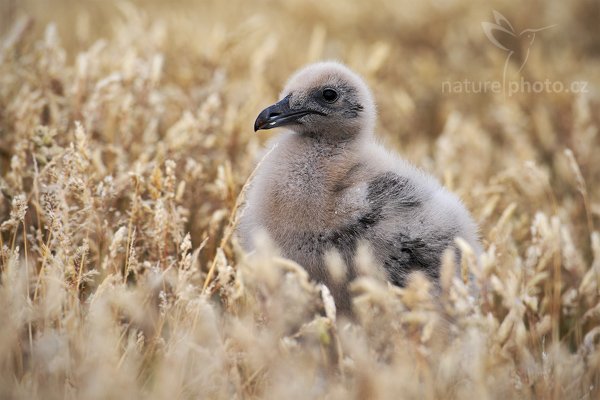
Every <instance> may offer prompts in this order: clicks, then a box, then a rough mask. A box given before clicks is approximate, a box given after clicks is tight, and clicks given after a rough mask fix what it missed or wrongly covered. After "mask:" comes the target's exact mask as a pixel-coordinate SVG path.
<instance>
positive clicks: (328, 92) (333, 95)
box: [323, 89, 338, 103]
mask: <svg viewBox="0 0 600 400" xmlns="http://www.w3.org/2000/svg"><path fill="white" fill-rule="evenodd" d="M323 98H324V99H325V101H328V102H330V103H333V102H334V101H336V100H337V98H338V93H337V92H336V91H335V90H333V89H325V90H323Z"/></svg>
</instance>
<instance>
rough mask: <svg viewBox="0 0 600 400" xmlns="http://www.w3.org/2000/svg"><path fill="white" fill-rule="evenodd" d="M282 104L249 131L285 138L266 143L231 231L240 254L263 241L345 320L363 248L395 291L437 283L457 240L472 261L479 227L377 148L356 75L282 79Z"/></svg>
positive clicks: (338, 67) (426, 178)
mask: <svg viewBox="0 0 600 400" xmlns="http://www.w3.org/2000/svg"><path fill="white" fill-rule="evenodd" d="M280 98H281V100H280V101H279V102H277V103H276V104H274V105H272V106H270V107H268V108H266V109H265V110H263V111H262V112H261V113H260V114H259V115H258V118H257V119H256V122H255V124H254V130H255V131H257V130H260V129H271V128H275V127H283V126H285V127H286V128H287V129H286V130H285V131H283V132H282V133H281V134H279V135H278V136H277V137H276V138H275V139H274V140H273V141H271V143H270V145H269V147H270V148H271V149H272V150H271V152H270V153H269V154H268V156H267V157H265V158H264V159H263V161H262V163H261V165H260V166H259V168H258V170H257V171H256V176H255V178H254V180H253V181H252V183H251V185H250V188H249V191H248V195H247V201H246V207H245V210H244V213H243V214H242V217H241V221H240V226H239V230H238V235H239V238H240V242H241V244H242V246H243V247H244V248H245V249H246V250H252V248H253V245H254V243H253V237H254V236H255V235H256V233H257V232H259V231H261V230H263V231H266V232H267V233H268V235H269V236H270V238H271V239H272V240H273V241H274V243H275V244H276V245H277V246H278V247H279V249H280V250H281V252H282V253H283V254H282V255H283V256H285V257H287V258H289V259H291V260H294V261H296V262H297V263H299V264H300V265H302V266H303V267H304V268H305V269H306V270H307V271H308V273H309V275H310V276H311V277H312V278H313V279H315V280H317V281H319V282H323V283H324V284H326V285H327V286H328V287H329V289H330V290H331V292H332V294H333V296H334V299H335V300H336V305H337V307H338V309H340V310H342V311H343V310H349V309H350V296H349V293H348V282H349V281H351V280H352V279H353V278H354V277H355V276H356V273H357V272H356V265H355V255H356V250H357V248H358V246H359V244H360V243H366V244H368V245H369V246H370V248H371V252H372V254H373V256H374V258H375V261H376V262H377V263H378V264H379V266H380V267H381V268H382V269H383V270H384V271H385V273H386V276H387V278H388V279H389V280H390V281H391V282H393V283H394V284H396V285H399V286H402V285H403V284H404V282H405V279H406V277H407V275H408V274H410V273H411V272H413V271H417V270H418V271H422V272H424V273H426V274H427V275H428V276H430V277H432V278H434V279H435V278H437V277H438V275H439V268H440V263H441V256H442V253H443V252H444V250H445V249H447V248H454V239H455V238H456V237H461V238H463V239H465V240H466V241H467V242H468V243H469V244H470V245H471V246H472V247H473V248H474V249H475V250H476V251H479V248H480V245H479V242H478V238H477V227H476V225H475V223H474V222H473V220H472V218H471V216H470V215H469V213H468V211H467V210H466V209H465V207H464V206H463V205H462V203H461V202H460V200H459V199H458V198H457V197H456V196H455V195H453V194H452V193H450V192H448V191H447V190H446V189H444V188H443V187H442V186H441V185H440V184H439V183H438V182H437V181H436V179H435V178H433V177H432V176H430V175H428V174H426V173H425V172H423V171H421V170H419V169H417V168H416V167H414V166H412V165H411V164H409V163H408V162H406V161H404V160H403V159H401V158H399V157H398V156H396V155H395V154H392V153H390V152H389V151H387V150H386V149H384V148H383V147H382V146H381V145H379V144H378V143H377V142H376V139H375V136H374V132H373V131H374V125H375V117H376V110H375V102H374V101H373V97H372V95H371V92H370V90H369V88H368V87H367V86H366V84H365V83H364V82H363V80H362V79H361V78H360V77H359V76H358V75H357V74H355V73H354V72H352V71H351V70H349V69H348V68H347V67H345V66H344V65H342V64H339V63H336V62H321V63H316V64H312V65H309V66H307V67H305V68H303V69H301V70H300V71H298V72H297V73H295V74H294V75H293V76H292V77H291V78H290V79H289V81H288V83H287V84H286V85H285V88H284V89H283V91H282V93H281V96H280ZM330 251H338V252H339V254H340V255H341V257H342V259H343V261H344V262H345V264H346V267H347V271H346V276H345V278H344V279H341V280H339V279H333V278H332V274H331V273H330V272H329V271H328V269H327V264H326V262H325V259H324V256H325V255H326V254H327V253H328V252H330ZM455 251H456V254H457V257H459V256H460V255H459V253H458V250H456V249H455Z"/></svg>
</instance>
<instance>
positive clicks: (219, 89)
mask: <svg viewBox="0 0 600 400" xmlns="http://www.w3.org/2000/svg"><path fill="white" fill-rule="evenodd" d="M226 4H227V5H225V3H219V2H210V3H209V2H205V3H196V2H187V1H184V2H181V3H177V4H174V5H173V4H168V5H167V3H166V2H165V3H160V2H156V1H148V2H144V3H140V4H139V5H137V6H135V5H131V4H129V3H114V4H113V3H109V2H93V1H86V2H79V1H67V0H63V1H52V2H28V1H23V2H16V1H14V0H4V2H2V3H1V4H0V12H2V19H1V21H2V22H3V24H2V28H1V29H2V30H3V31H4V34H3V41H2V47H1V49H0V168H1V173H0V189H1V192H0V224H1V235H0V240H1V243H0V247H1V248H2V250H1V254H0V268H1V269H0V278H1V284H0V321H1V323H0V398H24V399H25V398H27V399H32V398H40V399H52V398H169V399H175V398H224V399H228V398H302V399H304V398H339V399H345V398H348V397H349V396H350V397H353V398H360V399H366V398H399V397H402V398H415V399H417V398H418V399H421V398H428V399H430V398H477V399H484V398H500V399H507V398H540V399H566V398H570V399H588V398H589V399H592V398H598V396H599V395H600V389H599V384H600V374H599V368H600V349H599V346H600V343H599V342H600V233H598V231H597V229H599V228H598V227H599V225H598V223H599V219H600V188H599V187H598V185H597V183H598V182H599V179H600V158H599V157H600V156H599V154H600V137H599V133H598V127H600V117H599V115H600V114H599V113H598V110H599V105H600V96H599V93H598V84H600V34H599V33H598V29H599V28H598V25H597V21H598V20H599V19H600V8H599V7H598V5H597V2H595V1H592V0H576V1H570V2H565V1H559V0H553V1H548V2H543V3H541V2H527V3H523V2H515V3H514V4H511V3H509V2H507V1H498V2H496V3H495V4H494V6H493V8H494V9H497V10H499V11H501V12H502V13H503V14H504V15H506V16H507V17H508V18H509V19H510V20H511V22H512V24H513V25H515V27H517V26H518V27H520V28H516V29H523V28H535V27H539V26H544V25H550V24H557V27H555V28H553V29H550V30H547V31H544V32H543V33H540V36H539V37H538V38H536V42H535V45H536V46H535V47H534V48H533V50H532V52H531V54H530V57H529V60H528V62H527V65H526V68H525V69H524V70H523V75H524V76H525V77H526V78H527V79H532V80H535V79H537V80H544V79H546V78H550V79H551V80H555V81H561V82H571V81H574V80H585V81H587V82H589V83H588V93H586V94H574V93H539V94H525V93H521V94H518V95H515V96H510V97H505V96H503V95H501V94H492V93H487V94H448V93H442V91H441V86H442V82H444V81H447V80H451V81H454V80H462V79H465V78H468V79H470V80H491V79H500V78H501V72H502V65H503V63H504V57H505V54H504V53H503V52H502V51H501V50H499V49H498V48H496V47H494V46H493V45H492V44H491V43H490V42H489V41H488V40H487V38H486V37H485V35H484V34H483V31H482V29H481V24H480V22H481V21H490V20H492V18H493V17H492V6H489V5H484V4H483V3H481V5H479V3H477V4H471V3H470V2H468V1H460V0H457V1H450V2H439V1H438V2H433V3H432V4H430V3H428V2H411V1H402V2H397V1H387V0H380V1H377V2H362V3H360V4H358V3H357V4H350V3H347V2H342V1H328V2H321V3H318V2H316V1H310V2H304V1H296V0H288V1H286V2H282V3H275V2H264V1H263V2H254V3H249V2H244V1H238V0H235V1H233V2H228V3H226ZM25 15H29V16H31V17H33V18H31V19H28V18H27V17H25ZM9 22H10V24H9ZM51 22H54V23H55V24H50V23H51ZM321 58H338V59H341V60H343V61H345V62H347V63H348V64H349V65H350V66H351V67H353V68H355V69H356V70H358V71H359V72H361V73H362V74H363V75H364V76H365V77H366V79H367V80H368V81H369V83H370V85H371V86H372V87H373V90H374V93H375V96H376V98H377V100H378V103H379V114H380V123H379V128H378V130H379V132H380V136H381V137H382V140H384V141H385V142H386V143H388V144H389V146H390V147H393V148H396V149H397V150H398V151H399V152H401V153H402V154H403V155H405V156H406V157H407V158H409V159H410V160H412V161H414V162H416V163H417V164H419V165H420V166H422V167H423V168H425V169H427V170H429V171H430V172H432V173H433V174H435V175H437V176H438V177H439V178H440V179H441V180H442V181H443V182H444V183H445V184H446V185H447V186H449V187H451V188H452V189H453V190H455V191H456V192H458V193H459V194H460V195H461V196H462V197H463V198H464V200H465V202H466V203H467V205H468V206H469V208H470V209H471V210H472V211H473V213H474V215H475V217H476V219H477V220H478V222H479V223H480V225H481V232H482V238H483V242H484V247H485V249H486V251H485V254H484V256H483V257H482V259H481V262H480V264H479V265H476V263H474V262H473V260H472V259H470V258H467V259H466V260H465V261H464V263H465V264H464V265H463V266H462V267H463V268H468V269H469V270H470V271H471V272H472V274H473V275H474V276H475V284H476V285H477V286H478V289H479V292H480V296H479V298H477V299H474V298H472V297H470V296H469V294H468V290H467V288H466V287H465V286H464V284H463V283H462V282H461V281H460V280H458V279H456V278H454V273H453V270H454V266H453V265H452V264H451V262H447V263H445V264H444V269H443V273H442V292H441V294H440V295H439V298H432V297H431V296H430V294H429V293H428V291H427V287H428V283H427V282H426V281H425V280H424V278H422V277H420V276H416V277H415V279H414V280H413V281H412V283H411V284H410V285H409V286H408V287H407V288H404V289H399V288H395V287H390V286H388V285H386V284H385V283H383V282H380V281H378V280H377V279H376V278H374V277H370V276H363V277H361V278H359V280H358V281H357V282H355V284H354V288H355V299H354V300H355V308H356V317H355V319H354V320H351V321H350V320H347V319H344V318H340V317H336V315H335V310H334V309H333V308H332V306H331V304H330V298H329V296H328V294H327V291H326V290H325V289H323V288H320V287H318V286H317V285H315V284H314V283H312V282H310V281H309V280H308V279H307V277H306V274H305V273H304V271H303V270H302V269H301V268H300V267H298V266H297V265H294V264H293V263H291V262H290V261H286V260H283V259H280V258H277V256H276V251H275V250H273V249H272V248H271V246H270V244H269V243H268V240H263V241H262V242H263V245H262V246H261V248H260V249H259V251H257V252H256V254H253V255H251V256H248V255H244V254H242V252H241V251H240V250H239V248H238V247H237V246H236V244H235V240H234V238H232V237H231V227H232V224H234V222H235V219H234V213H233V212H232V210H234V208H235V205H236V200H237V197H238V193H239V192H240V190H241V188H242V186H243V184H244V182H245V180H246V178H247V177H248V176H249V175H250V173H251V171H252V169H253V163H254V159H255V157H256V156H257V154H258V152H259V149H260V142H262V141H263V140H264V137H265V136H266V134H265V136H264V135H263V134H261V135H254V134H253V133H252V123H253V121H254V118H255V116H256V114H257V113H258V112H259V111H260V110H261V109H262V107H264V106H266V105H268V104H270V103H271V102H272V101H273V100H275V98H276V94H277V91H278V90H279V88H280V87H281V85H282V84H283V82H284V80H285V78H286V77H287V75H288V74H290V73H291V72H292V71H293V70H295V69H296V68H298V67H300V66H302V65H303V64H305V63H307V62H310V61H313V60H316V59H321ZM511 73H513V74H516V73H517V72H516V70H515V71H511ZM210 270H212V273H210V274H209V271H210Z"/></svg>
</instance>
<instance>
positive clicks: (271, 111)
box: [254, 96, 325, 132]
mask: <svg viewBox="0 0 600 400" xmlns="http://www.w3.org/2000/svg"><path fill="white" fill-rule="evenodd" d="M308 114H320V115H325V114H323V113H322V112H320V111H315V110H307V109H304V110H292V109H291V108H290V96H286V97H285V98H284V99H283V100H281V101H279V102H277V103H275V104H273V105H272V106H270V107H267V108H265V109H264V110H262V111H261V112H260V114H258V117H257V118H256V121H255V122H254V132H256V131H258V130H259V129H271V128H276V127H278V126H284V125H290V124H294V123H298V120H299V119H300V118H302V117H304V116H305V115H308Z"/></svg>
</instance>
